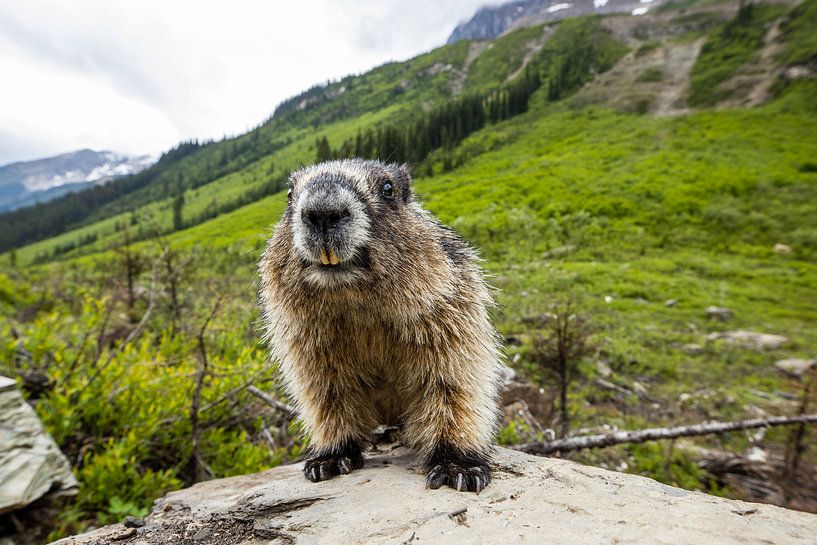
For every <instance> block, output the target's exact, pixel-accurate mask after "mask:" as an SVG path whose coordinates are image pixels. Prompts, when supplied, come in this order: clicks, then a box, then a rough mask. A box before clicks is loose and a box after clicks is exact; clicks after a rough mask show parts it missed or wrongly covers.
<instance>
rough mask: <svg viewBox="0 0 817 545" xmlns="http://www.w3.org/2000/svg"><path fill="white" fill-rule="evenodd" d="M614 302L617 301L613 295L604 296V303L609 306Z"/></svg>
mask: <svg viewBox="0 0 817 545" xmlns="http://www.w3.org/2000/svg"><path fill="white" fill-rule="evenodd" d="M613 301H615V297H613V296H612V295H605V296H604V302H605V303H607V304H608V305H609V304H610V303H612V302H613Z"/></svg>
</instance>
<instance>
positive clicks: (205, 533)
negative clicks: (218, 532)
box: [193, 528, 213, 541]
mask: <svg viewBox="0 0 817 545" xmlns="http://www.w3.org/2000/svg"><path fill="white" fill-rule="evenodd" d="M212 537H213V531H212V530H211V529H210V528H202V529H200V530H199V531H198V532H196V533H195V534H193V541H204V540H205V539H210V538H212Z"/></svg>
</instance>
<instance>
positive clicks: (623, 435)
mask: <svg viewBox="0 0 817 545" xmlns="http://www.w3.org/2000/svg"><path fill="white" fill-rule="evenodd" d="M815 422H817V414H804V415H798V416H772V417H769V418H755V419H752V420H739V421H737V422H707V423H703V424H693V425H691V426H678V427H675V428H647V429H643V430H636V431H618V432H613V433H608V434H600V435H587V436H584V437H570V438H562V439H556V440H554V441H542V442H535V443H526V444H523V445H515V446H513V447H512V448H514V449H515V450H521V451H523V452H528V453H530V454H552V453H554V452H568V451H573V450H582V449H586V448H603V447H610V446H613V445H620V444H623V443H645V442H647V441H656V440H659V439H673V438H675V437H693V436H696V435H709V434H713V433H723V432H727V431H735V430H747V429H752V428H765V427H770V426H787V425H791V424H800V423H803V424H805V423H815Z"/></svg>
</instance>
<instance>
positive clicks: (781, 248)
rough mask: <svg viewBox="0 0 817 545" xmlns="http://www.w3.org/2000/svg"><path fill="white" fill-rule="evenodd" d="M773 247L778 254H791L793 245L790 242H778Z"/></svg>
mask: <svg viewBox="0 0 817 545" xmlns="http://www.w3.org/2000/svg"><path fill="white" fill-rule="evenodd" d="M772 249H773V250H774V252H775V253H777V254H790V253H791V246H789V245H788V244H783V243H781V242H778V243H777V244H775V245H774V247H773V248H772Z"/></svg>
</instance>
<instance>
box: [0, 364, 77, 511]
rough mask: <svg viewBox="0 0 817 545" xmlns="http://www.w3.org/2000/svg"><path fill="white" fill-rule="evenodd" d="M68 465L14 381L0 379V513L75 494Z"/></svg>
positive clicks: (73, 481)
mask: <svg viewBox="0 0 817 545" xmlns="http://www.w3.org/2000/svg"><path fill="white" fill-rule="evenodd" d="M76 488H77V481H76V479H75V478H74V475H73V474H72V473H71V464H69V463H68V460H66V459H65V456H63V454H62V452H61V451H60V449H59V447H58V446H57V445H56V443H54V440H53V439H51V436H50V435H48V433H46V431H45V429H43V425H42V423H41V422H40V419H39V418H37V414H36V413H35V412H34V409H32V408H31V405H29V404H28V403H26V401H25V399H23V396H22V394H21V393H20V391H19V390H17V382H16V381H15V380H14V379H10V378H8V377H3V376H0V513H7V512H10V511H16V510H17V509H21V508H23V507H25V506H26V505H28V504H30V503H32V502H33V501H35V500H37V499H39V498H41V497H43V496H44V495H45V494H46V493H48V492H51V493H59V494H75V493H76Z"/></svg>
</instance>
